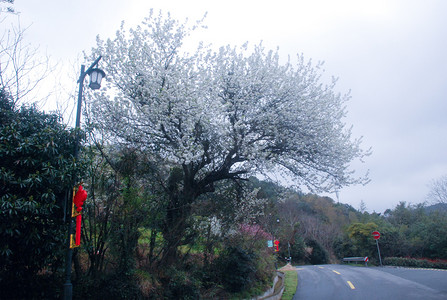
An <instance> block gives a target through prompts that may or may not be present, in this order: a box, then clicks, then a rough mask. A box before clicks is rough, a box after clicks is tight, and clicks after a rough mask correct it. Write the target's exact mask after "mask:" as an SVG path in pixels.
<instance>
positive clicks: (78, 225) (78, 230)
mask: <svg viewBox="0 0 447 300" xmlns="http://www.w3.org/2000/svg"><path fill="white" fill-rule="evenodd" d="M81 222H82V215H77V216H76V239H75V245H76V246H79V245H81Z"/></svg>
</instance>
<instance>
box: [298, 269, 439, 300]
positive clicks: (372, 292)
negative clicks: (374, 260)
mask: <svg viewBox="0 0 447 300" xmlns="http://www.w3.org/2000/svg"><path fill="white" fill-rule="evenodd" d="M297 271H298V287H297V291H296V293H295V296H294V297H293V300H307V299H324V300H329V299H337V300H343V299H349V300H351V299H361V300H370V299H372V300H374V299H380V300H387V299H390V300H399V299H402V300H412V299H415V300H416V299H417V300H429V299H433V300H435V299H436V300H440V299H444V300H447V270H434V269H409V268H392V267H356V266H347V265H319V266H299V267H297Z"/></svg>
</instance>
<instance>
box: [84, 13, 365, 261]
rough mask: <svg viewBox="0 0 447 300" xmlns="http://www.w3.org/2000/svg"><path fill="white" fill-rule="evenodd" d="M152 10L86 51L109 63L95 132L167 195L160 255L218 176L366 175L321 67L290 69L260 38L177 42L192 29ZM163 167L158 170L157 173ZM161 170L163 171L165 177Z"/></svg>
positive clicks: (340, 99)
mask: <svg viewBox="0 0 447 300" xmlns="http://www.w3.org/2000/svg"><path fill="white" fill-rule="evenodd" d="M200 25H201V22H198V23H197V24H196V25H194V26H191V27H190V26H188V24H187V23H180V22H178V21H176V20H174V19H172V18H171V17H170V16H169V15H168V16H166V17H165V16H163V15H162V14H161V13H160V14H159V15H158V16H156V15H154V14H153V13H152V12H151V15H150V16H149V17H148V18H147V19H146V20H145V22H143V24H142V25H141V26H138V27H137V28H136V29H131V30H129V31H128V32H127V31H126V30H125V29H124V26H122V27H121V28H120V30H119V31H118V32H117V35H116V37H115V39H113V40H107V41H103V40H101V39H98V43H97V47H96V48H95V49H93V51H92V52H93V53H92V55H94V56H96V55H98V54H101V55H102V56H103V63H105V64H106V66H105V69H107V73H108V74H110V75H108V76H107V87H108V92H104V93H101V94H99V95H98V96H92V97H94V98H95V99H94V100H93V101H92V102H91V103H89V106H90V107H89V109H90V111H91V112H94V113H92V114H91V118H92V121H93V122H94V124H95V126H96V128H97V129H99V130H102V131H103V132H108V133H112V134H113V137H114V138H115V139H118V140H119V141H120V142H122V143H127V144H132V146H133V147H138V148H139V149H141V151H142V152H144V153H146V154H147V155H148V156H150V157H151V158H152V159H154V160H157V161H162V162H164V165H165V166H166V167H165V168H164V169H163V170H160V172H161V173H160V174H161V175H163V174H166V175H163V176H164V181H163V182H162V185H163V187H164V189H165V191H166V193H167V195H168V197H167V198H168V200H167V201H168V205H167V207H166V218H165V222H164V224H163V226H162V233H163V237H164V239H165V242H166V245H165V257H170V258H171V259H175V257H176V253H177V252H176V251H177V250H176V249H177V246H178V245H179V244H180V243H181V237H182V236H183V234H184V232H185V228H187V227H188V219H189V217H190V216H191V206H192V204H193V203H194V202H195V201H196V199H197V198H198V197H199V196H200V195H202V194H204V193H208V192H212V191H214V185H215V183H216V182H219V181H222V180H235V181H238V180H241V179H245V178H247V177H248V176H249V175H250V174H254V173H256V172H271V171H275V172H282V173H284V174H286V175H288V176H292V177H293V178H294V179H295V180H296V182H297V183H299V184H302V185H306V186H308V187H309V188H311V189H313V190H318V191H333V190H335V189H337V188H340V187H341V186H346V185H350V184H356V183H364V182H366V178H364V177H361V178H359V177H356V176H354V175H353V172H352V171H351V170H350V168H349V164H350V163H351V162H352V161H353V160H355V159H361V158H363V157H364V156H365V155H368V153H369V151H363V150H362V149H361V147H360V143H361V141H360V139H352V138H351V132H350V128H349V127H346V125H345V123H344V122H343V118H344V116H345V114H346V110H345V106H344V105H345V102H346V100H348V98H349V97H348V96H347V95H340V94H338V93H336V92H335V91H334V87H335V80H334V81H333V82H332V83H331V84H329V85H324V84H322V83H321V80H320V76H321V72H320V70H319V66H320V65H316V66H313V65H312V64H311V63H310V62H305V60H304V58H303V57H302V56H298V62H297V64H296V66H293V65H292V63H291V62H287V63H285V64H281V63H280V61H279V54H278V52H275V51H266V50H265V49H264V48H263V46H262V45H258V46H255V47H254V50H253V51H252V52H250V51H249V48H248V46H247V45H243V46H242V47H240V48H235V47H230V46H226V47H222V48H220V49H219V50H218V51H217V52H213V51H212V50H210V49H207V48H205V47H203V46H202V44H200V45H199V47H198V48H197V50H196V51H195V52H194V53H192V54H191V53H188V52H186V51H185V49H183V48H182V46H183V44H184V41H185V38H186V37H188V36H189V35H190V34H191V33H192V32H193V30H194V29H195V28H197V26H200ZM162 172H163V173H162ZM163 176H160V178H163Z"/></svg>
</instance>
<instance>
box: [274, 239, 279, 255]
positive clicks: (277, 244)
mask: <svg viewBox="0 0 447 300" xmlns="http://www.w3.org/2000/svg"><path fill="white" fill-rule="evenodd" d="M274 244H275V246H276V249H275V252H279V241H278V240H275V241H274Z"/></svg>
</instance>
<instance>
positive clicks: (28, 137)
mask: <svg viewBox="0 0 447 300" xmlns="http://www.w3.org/2000/svg"><path fill="white" fill-rule="evenodd" d="M60 121H61V120H60V117H59V116H57V115H55V114H45V113H42V112H39V111H38V110H37V109H36V108H35V107H30V108H27V107H21V108H20V109H17V108H16V107H15V106H14V104H13V101H12V100H11V99H10V98H9V97H8V95H6V94H5V93H4V91H1V90H0V162H1V165H0V219H1V222H0V240H1V244H0V290H1V291H2V293H4V292H5V291H6V290H13V291H14V290H15V291H16V292H17V293H19V292H20V293H26V291H29V293H30V295H34V294H35V291H33V290H32V289H33V287H31V285H30V282H35V281H38V280H39V278H41V277H39V275H38V274H39V273H40V274H42V273H43V272H47V273H49V274H54V273H56V272H57V271H58V270H59V269H60V268H61V267H62V266H63V263H62V262H63V258H64V257H65V249H64V248H65V245H66V242H65V240H66V239H65V232H66V226H65V225H64V223H63V217H64V215H63V209H62V207H63V205H64V200H65V197H66V195H67V192H68V191H69V190H70V189H71V187H72V184H73V175H74V174H78V175H80V174H81V172H80V171H81V170H80V169H79V164H78V165H77V166H76V165H75V163H74V160H73V152H74V148H73V147H74V145H75V134H74V130H69V129H67V128H66V126H64V125H63V124H62V123H61V122H60ZM2 296H3V295H2ZM30 297H32V296H30Z"/></svg>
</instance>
